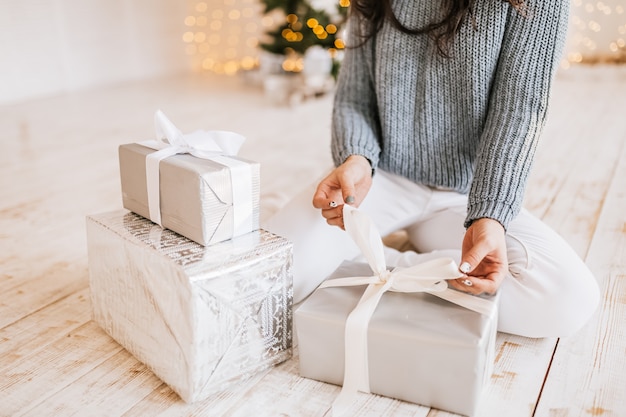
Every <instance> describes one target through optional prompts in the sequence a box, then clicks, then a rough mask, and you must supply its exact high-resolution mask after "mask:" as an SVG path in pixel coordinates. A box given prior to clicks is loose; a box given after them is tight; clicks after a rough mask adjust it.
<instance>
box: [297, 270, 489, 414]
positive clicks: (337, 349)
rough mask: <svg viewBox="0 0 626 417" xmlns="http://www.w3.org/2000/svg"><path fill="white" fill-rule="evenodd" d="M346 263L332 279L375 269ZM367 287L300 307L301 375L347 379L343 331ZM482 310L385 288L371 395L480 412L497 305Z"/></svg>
mask: <svg viewBox="0 0 626 417" xmlns="http://www.w3.org/2000/svg"><path fill="white" fill-rule="evenodd" d="M371 273H372V272H371V269H370V267H369V266H368V265H367V264H365V263H356V262H349V261H346V262H344V263H343V264H342V265H341V266H340V267H339V268H338V269H337V270H336V271H335V272H334V273H333V274H332V275H331V277H330V279H332V278H339V277H351V276H367V275H371ZM364 289H365V286H354V287H334V288H318V289H316V290H315V291H314V292H313V294H312V295H311V296H310V297H309V298H308V299H306V300H305V301H304V302H303V303H302V304H301V305H300V306H299V307H298V308H297V309H296V311H295V312H294V320H295V329H296V333H297V340H298V350H299V356H300V375H302V376H304V377H307V378H311V379H315V380H319V381H324V382H329V383H331V384H336V385H342V383H343V380H344V365H345V361H344V354H345V349H344V330H345V323H346V319H347V317H348V315H349V314H350V312H351V311H352V310H353V309H354V308H355V306H356V305H357V303H358V302H359V299H360V297H361V295H362V294H363V291H364ZM490 305H491V306H493V308H492V310H491V312H490V314H489V315H481V314H479V313H476V312H474V311H471V310H467V309H466V308H464V307H460V306H458V305H455V304H452V303H450V302H449V301H445V300H442V299H440V298H438V297H435V296H434V295H432V294H427V293H394V292H386V293H385V294H384V295H383V296H382V298H381V300H380V302H379V304H378V306H377V308H376V310H375V312H374V314H373V316H372V318H371V321H370V322H369V327H368V333H367V349H368V355H367V364H368V368H369V388H370V391H371V392H372V393H375V394H380V395H384V396H387V397H392V398H397V399H401V400H404V401H408V402H413V403H417V404H421V405H425V406H430V407H434V408H438V409H442V410H446V411H451V412H454V413H457V414H462V415H469V416H471V415H474V414H475V413H476V410H477V409H478V406H479V404H480V399H481V393H482V391H483V389H484V387H485V386H486V384H487V383H488V381H489V379H490V377H491V373H492V368H493V361H494V349H495V336H496V327H497V304H496V303H495V302H494V303H490Z"/></svg>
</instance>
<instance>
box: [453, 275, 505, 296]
mask: <svg viewBox="0 0 626 417" xmlns="http://www.w3.org/2000/svg"><path fill="white" fill-rule="evenodd" d="M448 284H450V286H451V287H453V288H454V289H456V290H459V291H462V292H466V293H468V294H472V295H480V294H495V293H496V291H497V290H498V283H497V282H496V281H495V280H494V279H493V277H491V276H490V277H475V276H463V277H460V278H457V279H454V280H450V281H448Z"/></svg>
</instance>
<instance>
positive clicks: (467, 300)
mask: <svg viewBox="0 0 626 417" xmlns="http://www.w3.org/2000/svg"><path fill="white" fill-rule="evenodd" d="M428 293H429V294H432V295H434V296H436V297H439V298H441V299H443V300H446V301H450V302H451V303H454V304H456V305H459V306H461V307H464V308H466V309H468V310H472V311H475V312H477V313H479V314H482V315H484V316H488V315H490V314H491V312H492V310H493V308H492V306H493V301H491V300H485V299H484V298H480V297H477V296H475V295H471V294H466V293H464V292H460V291H456V290H453V289H450V288H447V289H445V290H444V291H428Z"/></svg>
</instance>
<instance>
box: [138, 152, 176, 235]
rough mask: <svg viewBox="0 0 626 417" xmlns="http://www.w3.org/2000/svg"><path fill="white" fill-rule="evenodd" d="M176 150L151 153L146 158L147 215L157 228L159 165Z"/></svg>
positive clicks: (159, 201) (159, 214)
mask: <svg viewBox="0 0 626 417" xmlns="http://www.w3.org/2000/svg"><path fill="white" fill-rule="evenodd" d="M176 153H177V150H176V148H174V147H167V148H164V149H161V150H160V151H156V152H153V153H151V154H149V155H148V156H147V157H146V186H147V191H148V213H149V217H150V220H152V221H153V222H154V223H156V224H158V225H159V226H161V227H162V226H163V225H162V224H161V190H160V178H159V164H160V163H161V160H163V159H165V158H167V157H168V156H172V155H175V154H176Z"/></svg>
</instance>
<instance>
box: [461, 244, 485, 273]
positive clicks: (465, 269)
mask: <svg viewBox="0 0 626 417" xmlns="http://www.w3.org/2000/svg"><path fill="white" fill-rule="evenodd" d="M491 250H492V248H491V246H489V245H488V244H487V243H486V242H479V243H477V244H476V245H474V246H472V247H471V248H470V249H468V250H467V251H465V252H464V253H463V254H462V255H461V265H459V271H461V272H462V273H464V274H469V273H470V272H472V271H473V270H474V269H476V267H477V266H478V265H479V264H480V263H481V261H482V260H483V259H484V258H485V256H487V255H488V254H489V252H490V251H491Z"/></svg>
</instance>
